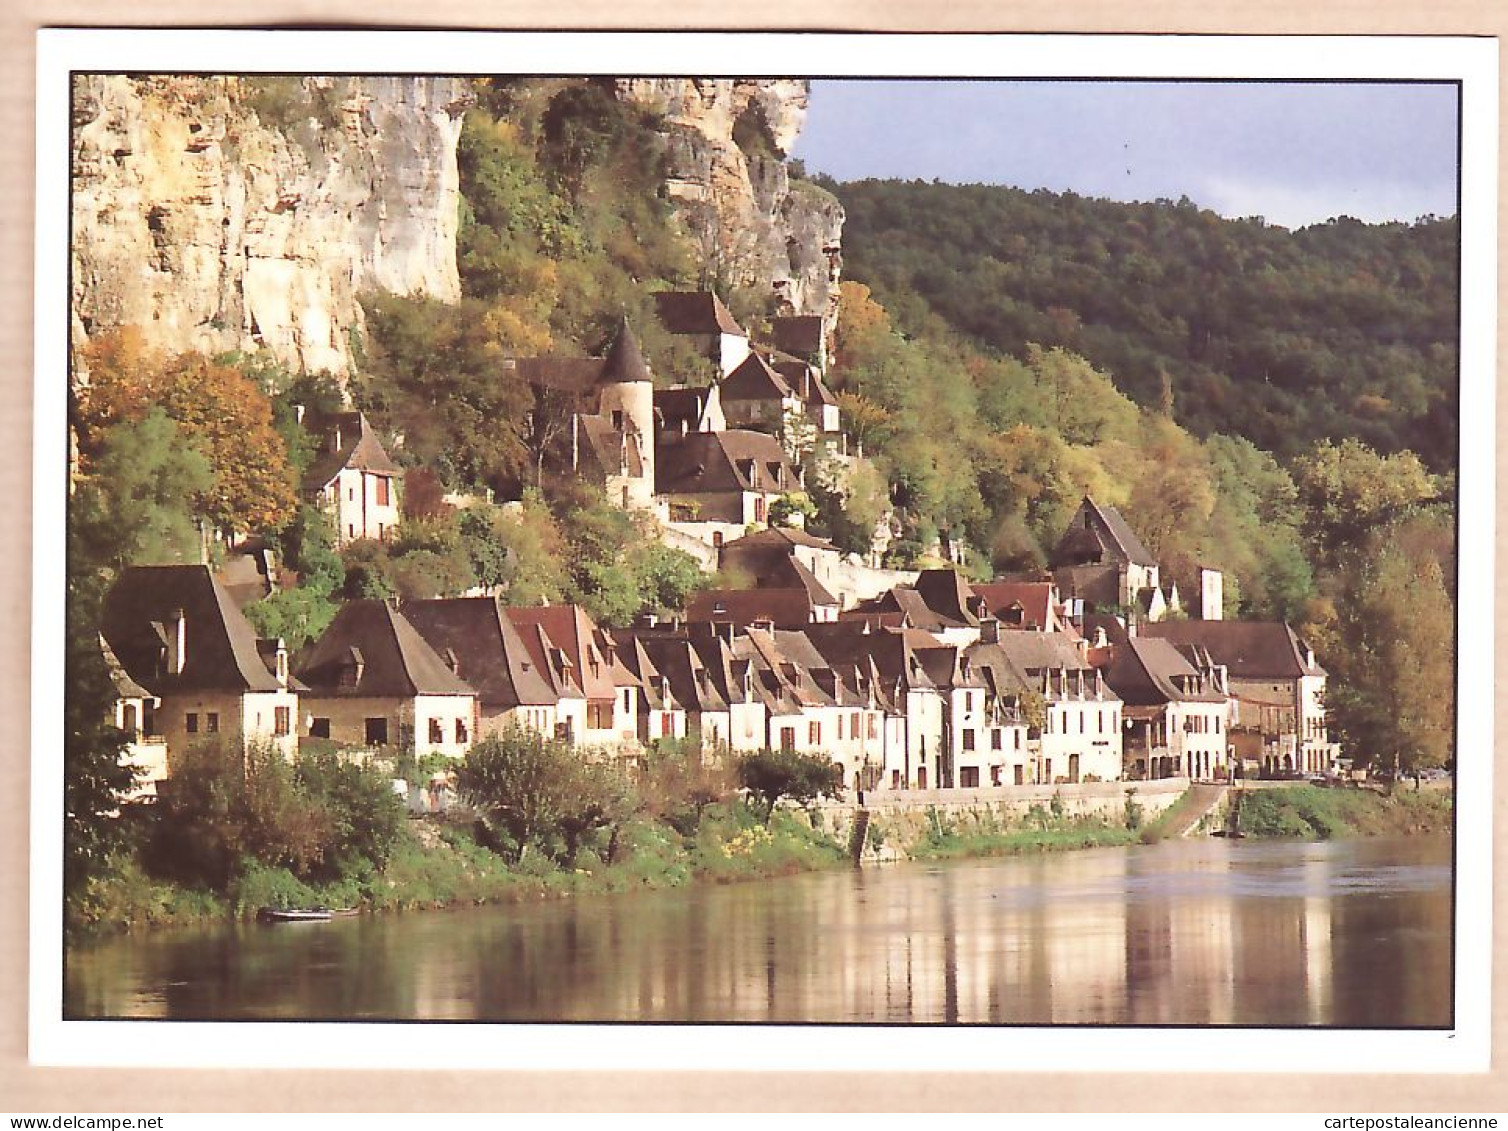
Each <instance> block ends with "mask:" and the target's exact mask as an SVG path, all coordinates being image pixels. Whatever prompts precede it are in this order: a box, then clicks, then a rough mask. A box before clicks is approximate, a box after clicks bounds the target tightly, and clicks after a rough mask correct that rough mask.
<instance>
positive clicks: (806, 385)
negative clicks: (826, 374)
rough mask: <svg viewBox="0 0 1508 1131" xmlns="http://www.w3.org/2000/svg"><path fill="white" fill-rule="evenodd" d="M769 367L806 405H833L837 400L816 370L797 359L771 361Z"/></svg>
mask: <svg viewBox="0 0 1508 1131" xmlns="http://www.w3.org/2000/svg"><path fill="white" fill-rule="evenodd" d="M770 365H771V367H772V368H773V369H774V370H775V372H776V373H779V374H780V375H781V376H782V377H784V378H785V379H786V382H787V383H788V384H789V385H790V386H791V389H792V390H793V391H794V392H795V394H796V395H797V396H798V397H800V398H801V399H802V400H803V401H805V402H806V403H807V404H816V405H835V404H837V403H838V398H837V397H835V396H833V394H832V390H830V389H829V388H828V387H827V386H826V385H825V384H823V382H822V376H821V374H820V373H818V372H817V370H816V368H815V367H814V366H813V365H811V364H810V363H808V362H805V361H802V360H801V359H800V358H799V357H793V358H790V359H789V360H786V361H778V360H775V359H773V358H772V359H771V361H770Z"/></svg>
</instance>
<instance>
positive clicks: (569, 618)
mask: <svg viewBox="0 0 1508 1131" xmlns="http://www.w3.org/2000/svg"><path fill="white" fill-rule="evenodd" d="M507 612H508V617H509V619H511V620H512V621H513V624H514V626H515V627H517V628H519V629H520V630H522V629H523V628H524V627H525V626H533V627H536V628H538V629H539V630H541V631H543V632H544V634H545V635H546V636H547V637H548V639H549V643H550V644H552V645H553V646H554V647H556V648H558V649H559V650H560V651H561V652H563V653H564V654H565V657H566V658H567V659H568V660H569V661H570V663H571V666H572V668H573V670H574V678H575V680H576V683H577V686H579V687H580V688H581V689H582V691H583V692H585V694H586V697H587V699H589V700H603V699H612V698H615V697H616V696H617V693H618V685H619V682H633V681H634V677H633V676H632V675H631V674H630V673H628V672H627V671H626V670H625V669H624V668H623V666H622V665H621V664H619V663H618V662H617V661H616V659H615V657H614V656H613V654H612V649H611V645H610V642H609V641H608V640H607V638H606V636H605V635H604V634H603V633H602V632H601V630H599V629H598V628H597V626H596V625H595V624H594V623H592V618H591V617H589V616H587V615H586V612H585V610H583V609H582V608H581V607H580V606H578V605H548V606H543V607H539V608H528V609H518V608H510V609H508V610H507Z"/></svg>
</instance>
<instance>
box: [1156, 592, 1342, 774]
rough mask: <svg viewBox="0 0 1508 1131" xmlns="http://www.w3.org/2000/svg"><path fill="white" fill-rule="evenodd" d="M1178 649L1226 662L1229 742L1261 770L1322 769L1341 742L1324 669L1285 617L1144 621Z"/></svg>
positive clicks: (1329, 763) (1332, 759) (1329, 764)
mask: <svg viewBox="0 0 1508 1131" xmlns="http://www.w3.org/2000/svg"><path fill="white" fill-rule="evenodd" d="M1141 634H1142V635H1143V636H1150V637H1156V638H1158V639H1162V640H1166V641H1168V642H1169V643H1171V644H1173V645H1175V646H1177V647H1178V648H1179V650H1180V651H1184V652H1185V653H1187V651H1188V650H1189V649H1190V648H1193V647H1198V648H1200V649H1203V651H1204V652H1205V653H1207V654H1208V656H1209V657H1210V659H1211V661H1212V662H1213V663H1214V664H1217V665H1219V666H1221V667H1223V668H1224V669H1225V670H1226V673H1227V677H1228V686H1229V691H1230V696H1231V699H1232V701H1233V706H1232V710H1231V719H1230V743H1229V745H1230V746H1232V747H1234V748H1235V753H1236V756H1237V757H1239V758H1241V759H1242V760H1243V761H1251V762H1257V763H1259V764H1260V766H1261V768H1262V770H1263V772H1265V773H1324V772H1326V771H1328V770H1330V769H1332V768H1333V766H1334V763H1335V761H1336V759H1338V758H1339V757H1340V748H1339V747H1338V746H1337V745H1336V744H1335V743H1333V742H1331V741H1330V735H1329V727H1328V723H1327V721H1326V714H1325V685H1326V682H1327V680H1328V678H1329V677H1328V675H1327V673H1326V672H1325V669H1324V668H1323V667H1321V666H1320V663H1319V661H1318V660H1317V659H1316V657H1315V655H1314V649H1313V648H1311V647H1309V645H1308V644H1307V643H1305V642H1304V641H1303V640H1302V639H1300V637H1299V636H1298V634H1297V633H1295V632H1294V631H1293V629H1292V627H1290V626H1289V625H1288V624H1286V623H1284V622H1282V621H1217V620H1190V621H1164V622H1162V623H1160V624H1150V625H1144V626H1143V627H1142V629H1141Z"/></svg>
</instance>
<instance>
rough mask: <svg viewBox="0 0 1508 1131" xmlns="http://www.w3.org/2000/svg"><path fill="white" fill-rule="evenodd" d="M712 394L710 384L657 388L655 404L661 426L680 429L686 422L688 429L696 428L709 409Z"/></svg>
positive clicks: (673, 429) (675, 429) (674, 429)
mask: <svg viewBox="0 0 1508 1131" xmlns="http://www.w3.org/2000/svg"><path fill="white" fill-rule="evenodd" d="M711 395H712V389H711V387H710V386H702V387H700V388H678V389H656V390H655V393H654V404H655V416H656V417H657V418H658V419H659V427H661V428H668V429H670V430H672V431H679V430H680V426H681V425H682V424H684V425H685V426H686V428H687V429H688V430H695V429H696V427H697V426H698V425H699V424H701V422H702V414H703V413H704V412H705V411H706V409H707V398H708V397H710V396H711Z"/></svg>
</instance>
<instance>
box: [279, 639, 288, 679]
mask: <svg viewBox="0 0 1508 1131" xmlns="http://www.w3.org/2000/svg"><path fill="white" fill-rule="evenodd" d="M277 680H278V686H279V687H281V688H283V689H284V690H287V688H288V642H287V641H286V640H284V639H283V638H282V637H281V636H279V637H278V642H277Z"/></svg>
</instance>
